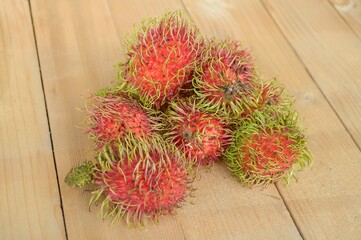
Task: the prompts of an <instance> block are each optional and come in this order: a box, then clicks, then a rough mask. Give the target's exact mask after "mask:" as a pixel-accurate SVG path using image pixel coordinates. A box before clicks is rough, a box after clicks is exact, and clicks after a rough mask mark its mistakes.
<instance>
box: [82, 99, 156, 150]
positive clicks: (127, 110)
mask: <svg viewBox="0 0 361 240" xmlns="http://www.w3.org/2000/svg"><path fill="white" fill-rule="evenodd" d="M87 114H88V127H87V130H86V131H87V133H89V136H90V138H91V139H94V140H95V143H96V146H97V149H101V148H103V147H104V145H105V144H107V143H109V144H110V145H112V144H113V143H114V142H116V141H119V140H122V139H125V138H126V137H128V136H131V137H134V138H135V139H137V140H141V139H145V138H149V137H151V136H152V135H153V134H154V132H155V130H156V129H157V126H158V124H159V123H158V119H157V116H156V113H155V112H154V111H152V110H150V109H146V108H144V107H142V106H141V105H140V104H139V103H137V102H136V101H135V100H132V99H129V98H127V97H126V96H122V95H121V94H118V95H113V94H110V95H105V96H93V97H91V103H90V105H89V106H88V107H87Z"/></svg>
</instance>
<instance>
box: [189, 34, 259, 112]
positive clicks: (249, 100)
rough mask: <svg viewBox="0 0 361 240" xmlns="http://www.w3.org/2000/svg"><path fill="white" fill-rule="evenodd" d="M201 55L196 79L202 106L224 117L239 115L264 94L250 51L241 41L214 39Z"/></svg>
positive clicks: (195, 85)
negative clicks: (218, 40)
mask: <svg viewBox="0 0 361 240" xmlns="http://www.w3.org/2000/svg"><path fill="white" fill-rule="evenodd" d="M201 57H202V63H201V65H200V67H199V68H197V69H196V74H195V78H194V79H193V85H194V88H195V92H196V94H197V98H198V102H199V107H200V108H202V109H204V110H206V111H209V112H214V113H218V114H220V116H222V117H229V116H232V117H238V116H240V115H241V114H242V113H244V112H245V111H246V110H247V109H248V108H250V107H251V106H252V105H255V103H254V102H255V101H256V100H257V99H258V98H260V97H262V96H261V93H262V89H263V88H262V87H263V82H262V81H261V79H260V78H259V76H258V75H257V74H256V71H255V67H254V65H253V62H252V58H251V56H250V53H249V51H248V50H247V49H244V48H242V47H241V46H240V43H239V42H236V41H229V40H224V41H222V42H217V41H215V40H211V41H209V42H208V43H207V44H206V46H205V47H204V48H203V51H202V53H201Z"/></svg>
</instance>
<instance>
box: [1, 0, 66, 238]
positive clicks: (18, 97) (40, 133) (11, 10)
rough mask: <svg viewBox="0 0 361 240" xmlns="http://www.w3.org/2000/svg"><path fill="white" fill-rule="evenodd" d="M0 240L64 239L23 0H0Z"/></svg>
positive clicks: (39, 87)
mask: <svg viewBox="0 0 361 240" xmlns="http://www.w3.org/2000/svg"><path fill="white" fill-rule="evenodd" d="M0 239H4V240H7V239H65V231H64V224H63V216H62V213H61V209H60V197H59V192H58V185H57V180H56V172H55V166H54V161H53V156H52V148H51V142H50V136H49V129H48V123H47V118H46V109H45V103H44V97H43V91H42V86H41V78H40V72H39V67H38V61H37V54H36V46H35V41H34V37H33V28H32V23H31V18H30V11H29V5H28V2H26V1H18V0H16V1H14V0H2V1H0Z"/></svg>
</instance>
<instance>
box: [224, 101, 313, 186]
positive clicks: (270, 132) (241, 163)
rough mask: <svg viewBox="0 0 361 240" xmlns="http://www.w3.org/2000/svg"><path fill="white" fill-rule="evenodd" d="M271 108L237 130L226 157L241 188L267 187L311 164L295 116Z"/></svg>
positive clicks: (254, 113)
mask: <svg viewBox="0 0 361 240" xmlns="http://www.w3.org/2000/svg"><path fill="white" fill-rule="evenodd" d="M278 110H279V111H278V112H276V111H275V109H272V108H264V109H262V111H258V110H256V111H255V112H253V113H252V114H250V115H249V116H248V117H247V118H245V119H243V121H242V122H241V123H240V125H239V126H238V129H237V130H236V132H235V141H234V143H233V144H232V146H231V147H230V148H229V150H228V151H227V153H226V154H225V161H226V163H227V164H228V166H229V169H230V170H231V171H232V172H233V175H235V176H237V177H238V178H239V179H240V180H241V182H242V184H243V185H246V186H255V185H268V184H270V183H273V182H277V181H279V180H284V181H285V182H286V183H287V184H288V183H289V182H290V179H291V177H293V176H294V174H295V173H296V172H298V171H301V170H303V169H304V168H305V167H306V166H307V165H310V164H312V159H311V155H310V153H309V151H308V148H307V139H306V137H305V136H304V134H303V132H304V130H302V129H300V128H299V126H297V125H298V124H297V123H298V120H297V119H298V118H297V113H296V112H294V111H290V110H289V109H288V110H287V111H284V112H282V111H281V110H283V109H282V108H278Z"/></svg>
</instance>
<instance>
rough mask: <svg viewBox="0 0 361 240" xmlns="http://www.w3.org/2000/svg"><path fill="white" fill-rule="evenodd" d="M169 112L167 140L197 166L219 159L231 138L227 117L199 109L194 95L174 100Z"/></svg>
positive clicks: (167, 114) (167, 113)
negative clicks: (193, 97)
mask: <svg viewBox="0 0 361 240" xmlns="http://www.w3.org/2000/svg"><path fill="white" fill-rule="evenodd" d="M166 116H167V118H166V121H167V124H166V131H165V132H166V133H165V137H166V140H167V141H170V142H173V143H174V144H175V145H176V146H177V147H178V149H179V150H180V151H181V152H183V153H185V155H186V157H187V160H188V161H189V162H193V163H195V165H197V166H199V165H200V164H202V165H208V164H212V163H214V162H217V161H218V160H219V157H220V156H221V155H222V154H223V152H224V151H225V149H226V148H227V147H228V146H229V143H230V142H231V135H232V134H231V133H230V131H229V130H228V128H227V125H226V123H225V121H223V120H222V119H220V118H217V117H215V116H213V115H211V114H209V113H205V112H202V111H199V110H197V109H196V104H195V102H194V99H186V100H178V101H173V102H171V103H170V106H169V108H168V110H167V112H166Z"/></svg>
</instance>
